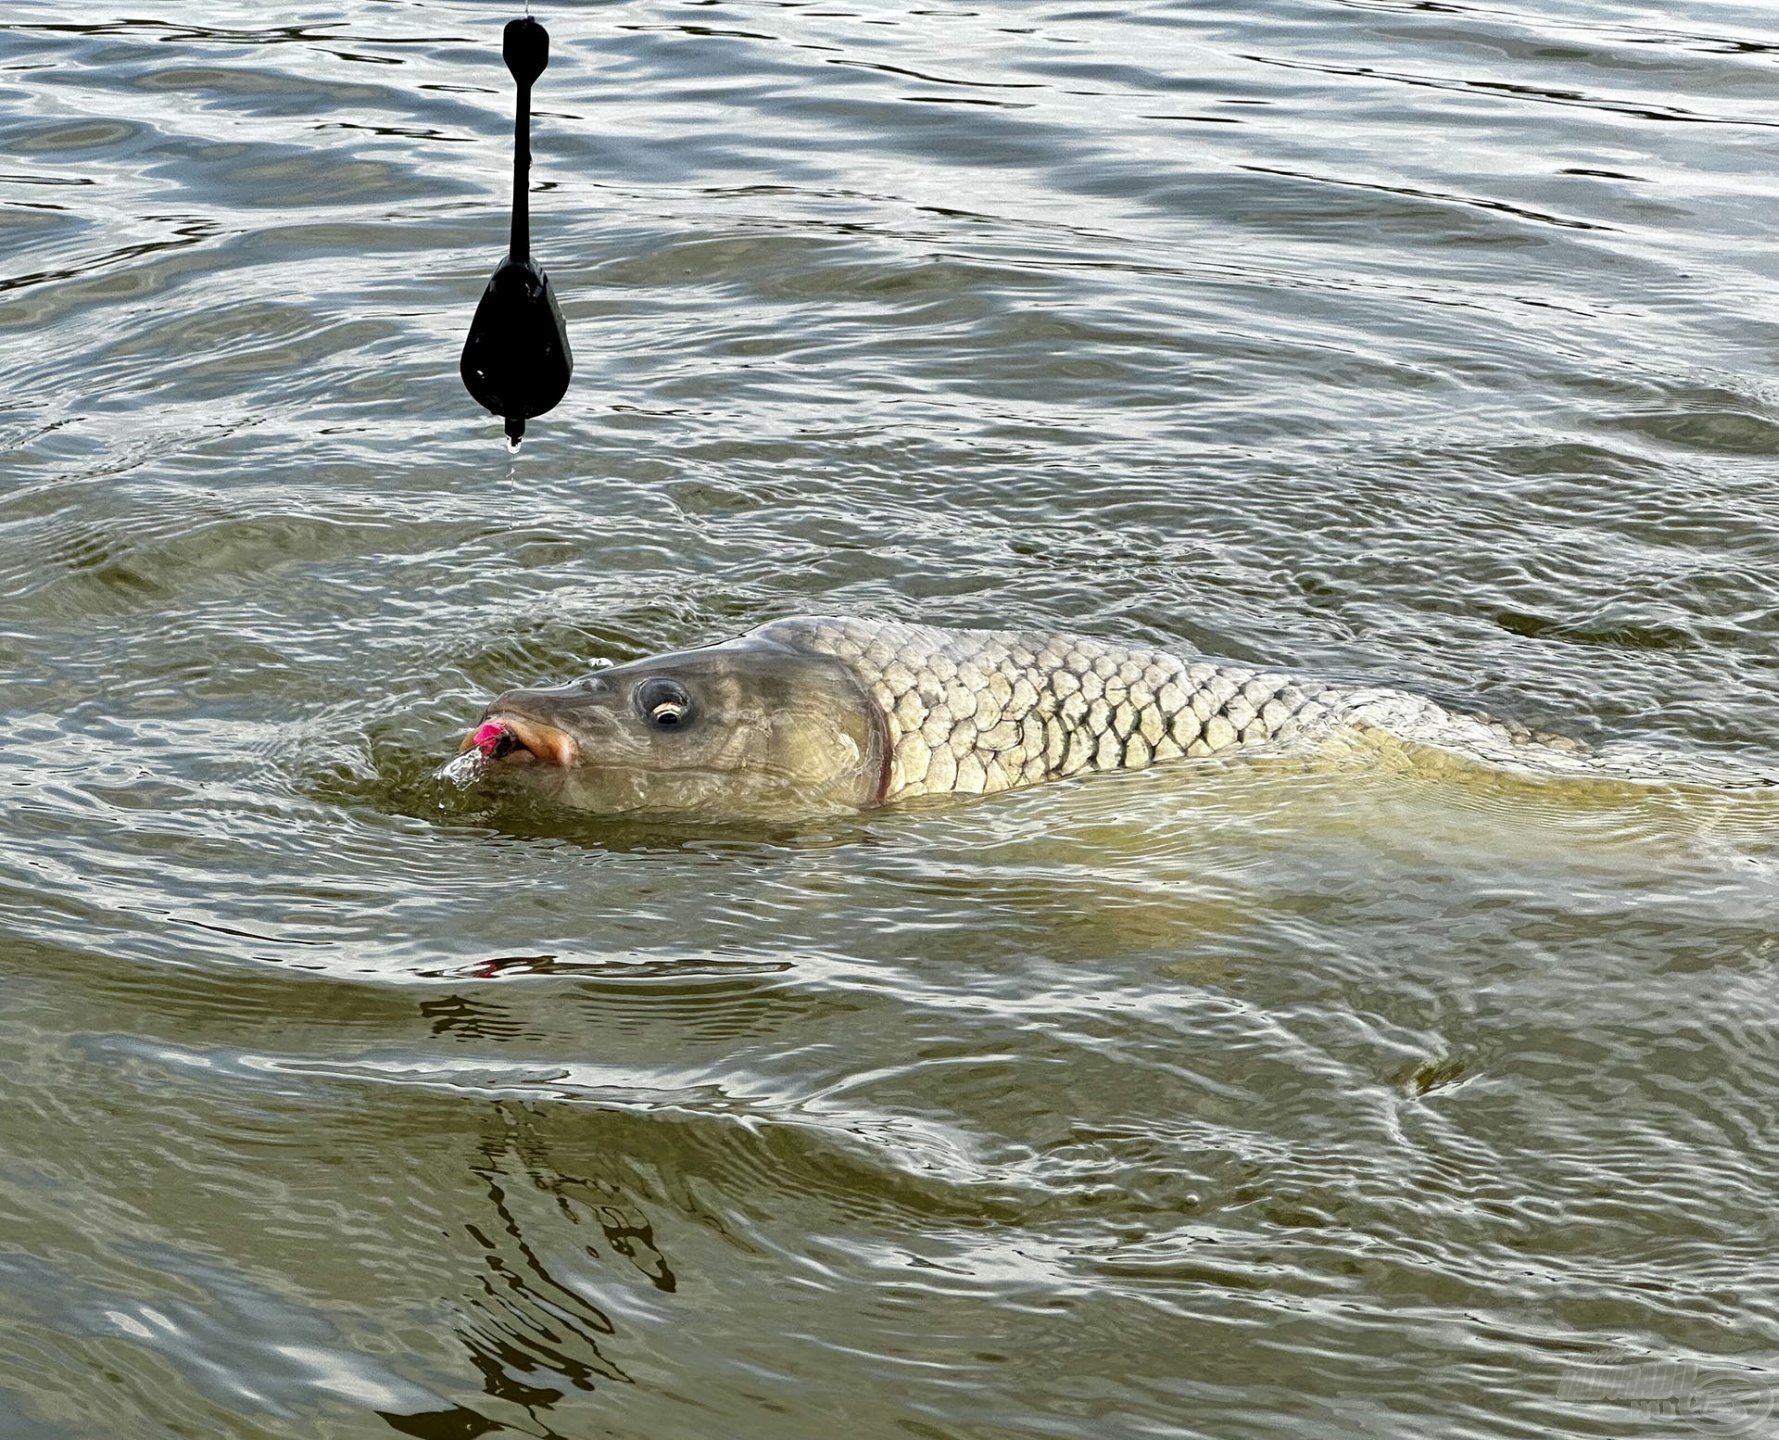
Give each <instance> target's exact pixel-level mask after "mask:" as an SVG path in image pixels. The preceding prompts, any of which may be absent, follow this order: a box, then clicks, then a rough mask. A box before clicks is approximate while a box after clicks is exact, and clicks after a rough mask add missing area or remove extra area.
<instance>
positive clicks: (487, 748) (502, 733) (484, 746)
mask: <svg viewBox="0 0 1779 1440" xmlns="http://www.w3.org/2000/svg"><path fill="white" fill-rule="evenodd" d="M518 743H519V742H518V741H517V740H515V739H514V738H513V732H512V731H511V730H509V729H507V727H506V726H505V725H503V724H501V722H500V721H498V720H490V721H488V722H487V723H486V724H484V725H481V726H479V727H477V729H476V730H474V731H473V732H472V733H471V734H469V735H467V736H465V737H464V741H463V744H461V745H459V746H458V747H457V749H458V752H459V753H467V752H468V751H471V750H475V751H479V752H480V753H481V756H482V758H483V759H484V760H498V759H500V758H501V756H502V755H504V754H506V753H507V752H508V751H510V750H512V749H513V748H514V747H515V746H516V745H517V744H518Z"/></svg>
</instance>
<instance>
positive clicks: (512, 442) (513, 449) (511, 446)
mask: <svg viewBox="0 0 1779 1440" xmlns="http://www.w3.org/2000/svg"><path fill="white" fill-rule="evenodd" d="M519 443H520V442H519V438H518V436H516V435H509V436H507V454H509V455H517V454H518V453H519Z"/></svg>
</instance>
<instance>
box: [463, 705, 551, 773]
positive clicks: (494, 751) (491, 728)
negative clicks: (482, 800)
mask: <svg viewBox="0 0 1779 1440" xmlns="http://www.w3.org/2000/svg"><path fill="white" fill-rule="evenodd" d="M457 750H458V753H459V754H461V753H463V752H464V751H466V750H480V751H481V752H482V754H484V755H485V756H487V757H488V759H490V760H500V761H503V762H505V763H507V764H509V765H512V764H517V765H554V766H556V767H558V768H559V769H567V768H568V767H569V766H570V765H572V764H574V763H575V761H576V759H578V758H579V755H580V747H579V746H578V745H576V744H575V742H574V737H573V736H571V735H570V734H568V732H567V731H565V730H559V729H558V728H557V727H556V726H554V725H549V724H546V723H545V722H544V721H542V720H533V719H531V718H530V717H529V716H525V715H515V714H513V713H512V712H511V711H508V710H502V711H499V712H497V713H495V714H493V715H488V716H485V717H484V718H483V720H482V723H481V724H480V725H478V726H477V727H476V728H475V729H474V730H473V731H471V732H470V733H469V734H468V735H466V736H465V737H464V740H463V744H461V745H459V746H458V747H457Z"/></svg>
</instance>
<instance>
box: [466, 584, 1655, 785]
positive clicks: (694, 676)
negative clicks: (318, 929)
mask: <svg viewBox="0 0 1779 1440" xmlns="http://www.w3.org/2000/svg"><path fill="white" fill-rule="evenodd" d="M1363 739H1370V740H1371V741H1373V742H1377V741H1380V740H1382V741H1387V742H1391V743H1395V744H1398V745H1415V746H1420V747H1432V748H1433V749H1436V750H1438V751H1441V752H1443V753H1445V754H1448V755H1457V756H1461V757H1464V758H1466V759H1470V760H1475V761H1478V762H1481V763H1498V764H1514V763H1527V762H1528V761H1529V760H1530V761H1531V762H1533V763H1536V764H1539V765H1542V766H1544V767H1545V768H1547V769H1552V770H1556V771H1561V772H1565V773H1578V772H1579V773H1593V772H1594V771H1595V770H1602V773H1611V772H1612V771H1613V768H1614V767H1613V766H1612V765H1610V764H1604V765H1602V762H1599V761H1598V760H1597V759H1596V758H1595V757H1593V756H1592V755H1590V753H1589V751H1588V749H1587V747H1586V746H1584V745H1583V744H1581V743H1580V742H1579V741H1576V740H1574V739H1571V738H1568V737H1565V736H1561V735H1556V734H1552V733H1549V732H1544V731H1539V730H1534V729H1532V728H1530V727H1527V726H1524V725H1521V724H1518V723H1517V722H1514V721H1510V720H1500V719H1495V718H1492V717H1489V716H1487V715H1483V714H1480V713H1464V712H1459V711H1455V710H1451V709H1448V708H1446V707H1445V706H1443V705H1441V704H1439V703H1438V702H1436V701H1434V700H1432V699H1429V698H1426V697H1423V696H1419V695H1415V694H1412V693H1410V692H1408V691H1404V690H1397V689H1393V688H1390V687H1387V686H1372V685H1365V684H1342V683H1337V682H1334V681H1328V680H1322V679H1317V678H1314V677H1310V676H1305V675H1301V674H1297V673H1295V672H1292V671H1287V670H1275V669H1267V668H1255V667H1251V666H1248V665H1244V664H1239V663H1235V662H1231V661H1223V660H1214V659H1209V658H1205V657H1202V656H1198V655H1195V654H1186V653H1178V654H1177V653H1173V652H1171V651H1167V650H1161V649H1153V648H1149V647H1147V646H1141V645H1122V644H1118V643H1116V642H1113V641H1110V640H1103V639H1096V638H1094V637H1092V636H1086V635H1077V634H1071V633H1068V632H1064V631H1047V630H965V629H943V628H938V627H934V626H928V625H918V624H908V623H904V622H901V621H895V620H876V619H855V618H844V617H833V616H797V617H792V618H788V619H781V620H774V621H771V622H770V623H767V624H764V625H761V626H759V627H758V628H757V629H754V630H751V631H749V632H747V633H746V634H744V635H741V636H738V637H736V638H734V639H731V640H725V641H722V642H720V643H717V644H710V645H704V646H701V647H698V648H694V649H688V650H680V651H674V652H672V653H669V654H664V655H658V656H653V657H650V658H647V659H642V660H637V661H634V662H631V663H628V664H623V665H616V666H611V667H609V668H605V669H601V670H598V671H596V672H594V673H592V674H590V675H587V676H585V677H584V678H582V679H579V680H576V681H574V682H572V683H570V684H567V685H561V686H556V687H553V688H543V689H520V690H509V691H507V692H506V693H505V694H503V695H500V696H498V697H497V698H496V699H495V700H494V701H493V703H492V704H490V705H489V706H488V708H487V710H486V711H485V712H484V714H483V716H482V719H481V722H480V723H479V724H478V725H477V727H476V728H475V729H474V730H473V731H472V732H471V733H470V734H469V736H468V737H467V738H466V739H465V740H464V741H463V744H462V747H461V751H462V754H461V755H460V757H459V759H458V760H457V761H454V762H452V764H451V765H450V766H447V767H446V771H447V772H449V771H451V770H455V771H456V775H455V776H454V777H453V778H456V779H458V780H459V782H460V783H469V782H473V781H475V780H479V779H480V778H482V777H483V776H484V775H487V774H490V773H501V774H507V775H513V776H521V777H523V778H524V779H525V780H526V781H527V782H529V783H530V784H533V785H535V786H536V787H538V788H540V789H541V790H542V791H543V792H544V793H545V794H547V795H548V796H550V797H551V798H553V799H556V800H559V801H561V802H562V803H564V804H566V805H571V806H574V807H577V808H580V809H584V810H590V811H597V812H601V813H607V814H619V813H631V812H642V813H649V814H666V815H672V814H681V815H697V816H705V817H721V816H758V815H771V816H783V815H813V814H820V813H833V812H839V811H865V810H873V809H876V808H878V807H881V806H886V805H895V804H898V803H901V802H905V801H909V800H913V799H916V798H919V797H922V796H984V795H995V794H1000V793H1003V792H1006V791H1010V790H1016V789H1020V788H1023V787H1026V786H1032V785H1038V784H1042V783H1045V782H1048V781H1053V780H1065V779H1071V778H1075V777H1079V776H1085V775H1089V774H1095V773H1103V772H1107V771H1118V770H1140V769H1144V768H1146V767H1148V766H1152V765H1160V764H1169V763H1184V762H1188V761H1192V760H1195V759H1201V758H1205V757H1220V756H1228V755H1234V754H1237V753H1241V752H1255V753H1259V752H1265V753H1274V754H1276V753H1289V752H1293V751H1304V750H1314V749H1316V748H1317V747H1326V746H1328V745H1329V744H1331V743H1333V742H1336V741H1339V740H1345V741H1347V742H1355V741H1359V740H1363ZM1624 768H1625V767H1624V766H1623V765H1620V766H1619V767H1618V769H1619V770H1621V771H1622V770H1623V769H1624Z"/></svg>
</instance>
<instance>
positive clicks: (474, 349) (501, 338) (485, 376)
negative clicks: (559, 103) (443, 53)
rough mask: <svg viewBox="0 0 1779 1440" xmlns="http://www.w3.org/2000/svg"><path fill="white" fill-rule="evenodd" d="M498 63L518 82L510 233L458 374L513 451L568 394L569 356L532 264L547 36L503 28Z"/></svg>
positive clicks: (529, 28)
mask: <svg viewBox="0 0 1779 1440" xmlns="http://www.w3.org/2000/svg"><path fill="white" fill-rule="evenodd" d="M500 53H501V58H502V59H504V60H505V61H506V62H507V69H508V70H510V71H511V72H512V74H513V79H514V80H516V81H518V83H519V98H518V105H517V110H516V113H515V115H514V118H513V231H512V239H511V241H510V242H509V244H508V247H507V258H506V259H505V260H503V261H501V262H500V265H499V266H498V267H497V268H496V269H495V271H494V274H493V276H492V278H490V279H489V281H488V288H487V289H486V290H484V291H483V292H482V299H481V301H480V302H479V303H478V304H477V306H476V315H475V319H473V320H471V321H470V325H469V338H468V339H466V340H465V341H464V342H463V359H462V361H461V362H460V365H459V368H460V370H461V371H462V374H463V384H464V388H465V389H466V390H468V391H469V393H470V394H471V395H472V396H473V397H474V398H475V400H476V402H477V403H478V404H480V405H482V406H483V407H484V408H486V409H488V410H492V411H493V412H494V413H495V414H496V415H500V416H503V417H504V418H505V420H506V432H507V441H508V443H509V444H511V445H512V446H513V447H514V448H517V447H518V444H519V439H520V437H521V436H523V435H524V433H525V422H526V421H527V420H529V419H531V418H532V417H533V416H535V415H542V414H544V413H545V412H546V411H549V410H553V409H555V408H556V403H557V402H558V401H559V400H561V399H562V397H563V395H565V394H566V393H567V392H568V380H569V376H571V375H572V374H573V373H574V352H573V351H572V350H570V349H569V348H568V331H567V330H566V329H565V328H564V327H563V324H562V312H561V311H560V310H559V309H557V308H556V295H555V292H554V291H553V290H551V288H550V277H549V276H548V275H546V274H544V271H543V267H542V266H541V265H539V264H538V263H537V262H536V261H535V260H533V259H532V258H531V194H530V171H531V87H532V85H533V83H534V82H535V81H536V80H537V77H538V76H540V75H542V74H543V73H544V67H545V66H546V65H548V64H549V63H550V32H549V31H547V30H545V29H544V27H543V26H542V25H540V24H538V23H537V21H535V20H533V19H532V18H531V17H530V16H529V15H528V16H526V17H525V18H524V19H523V20H511V21H509V22H507V27H506V32H505V34H504V36H503V37H502V42H501V47H500Z"/></svg>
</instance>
